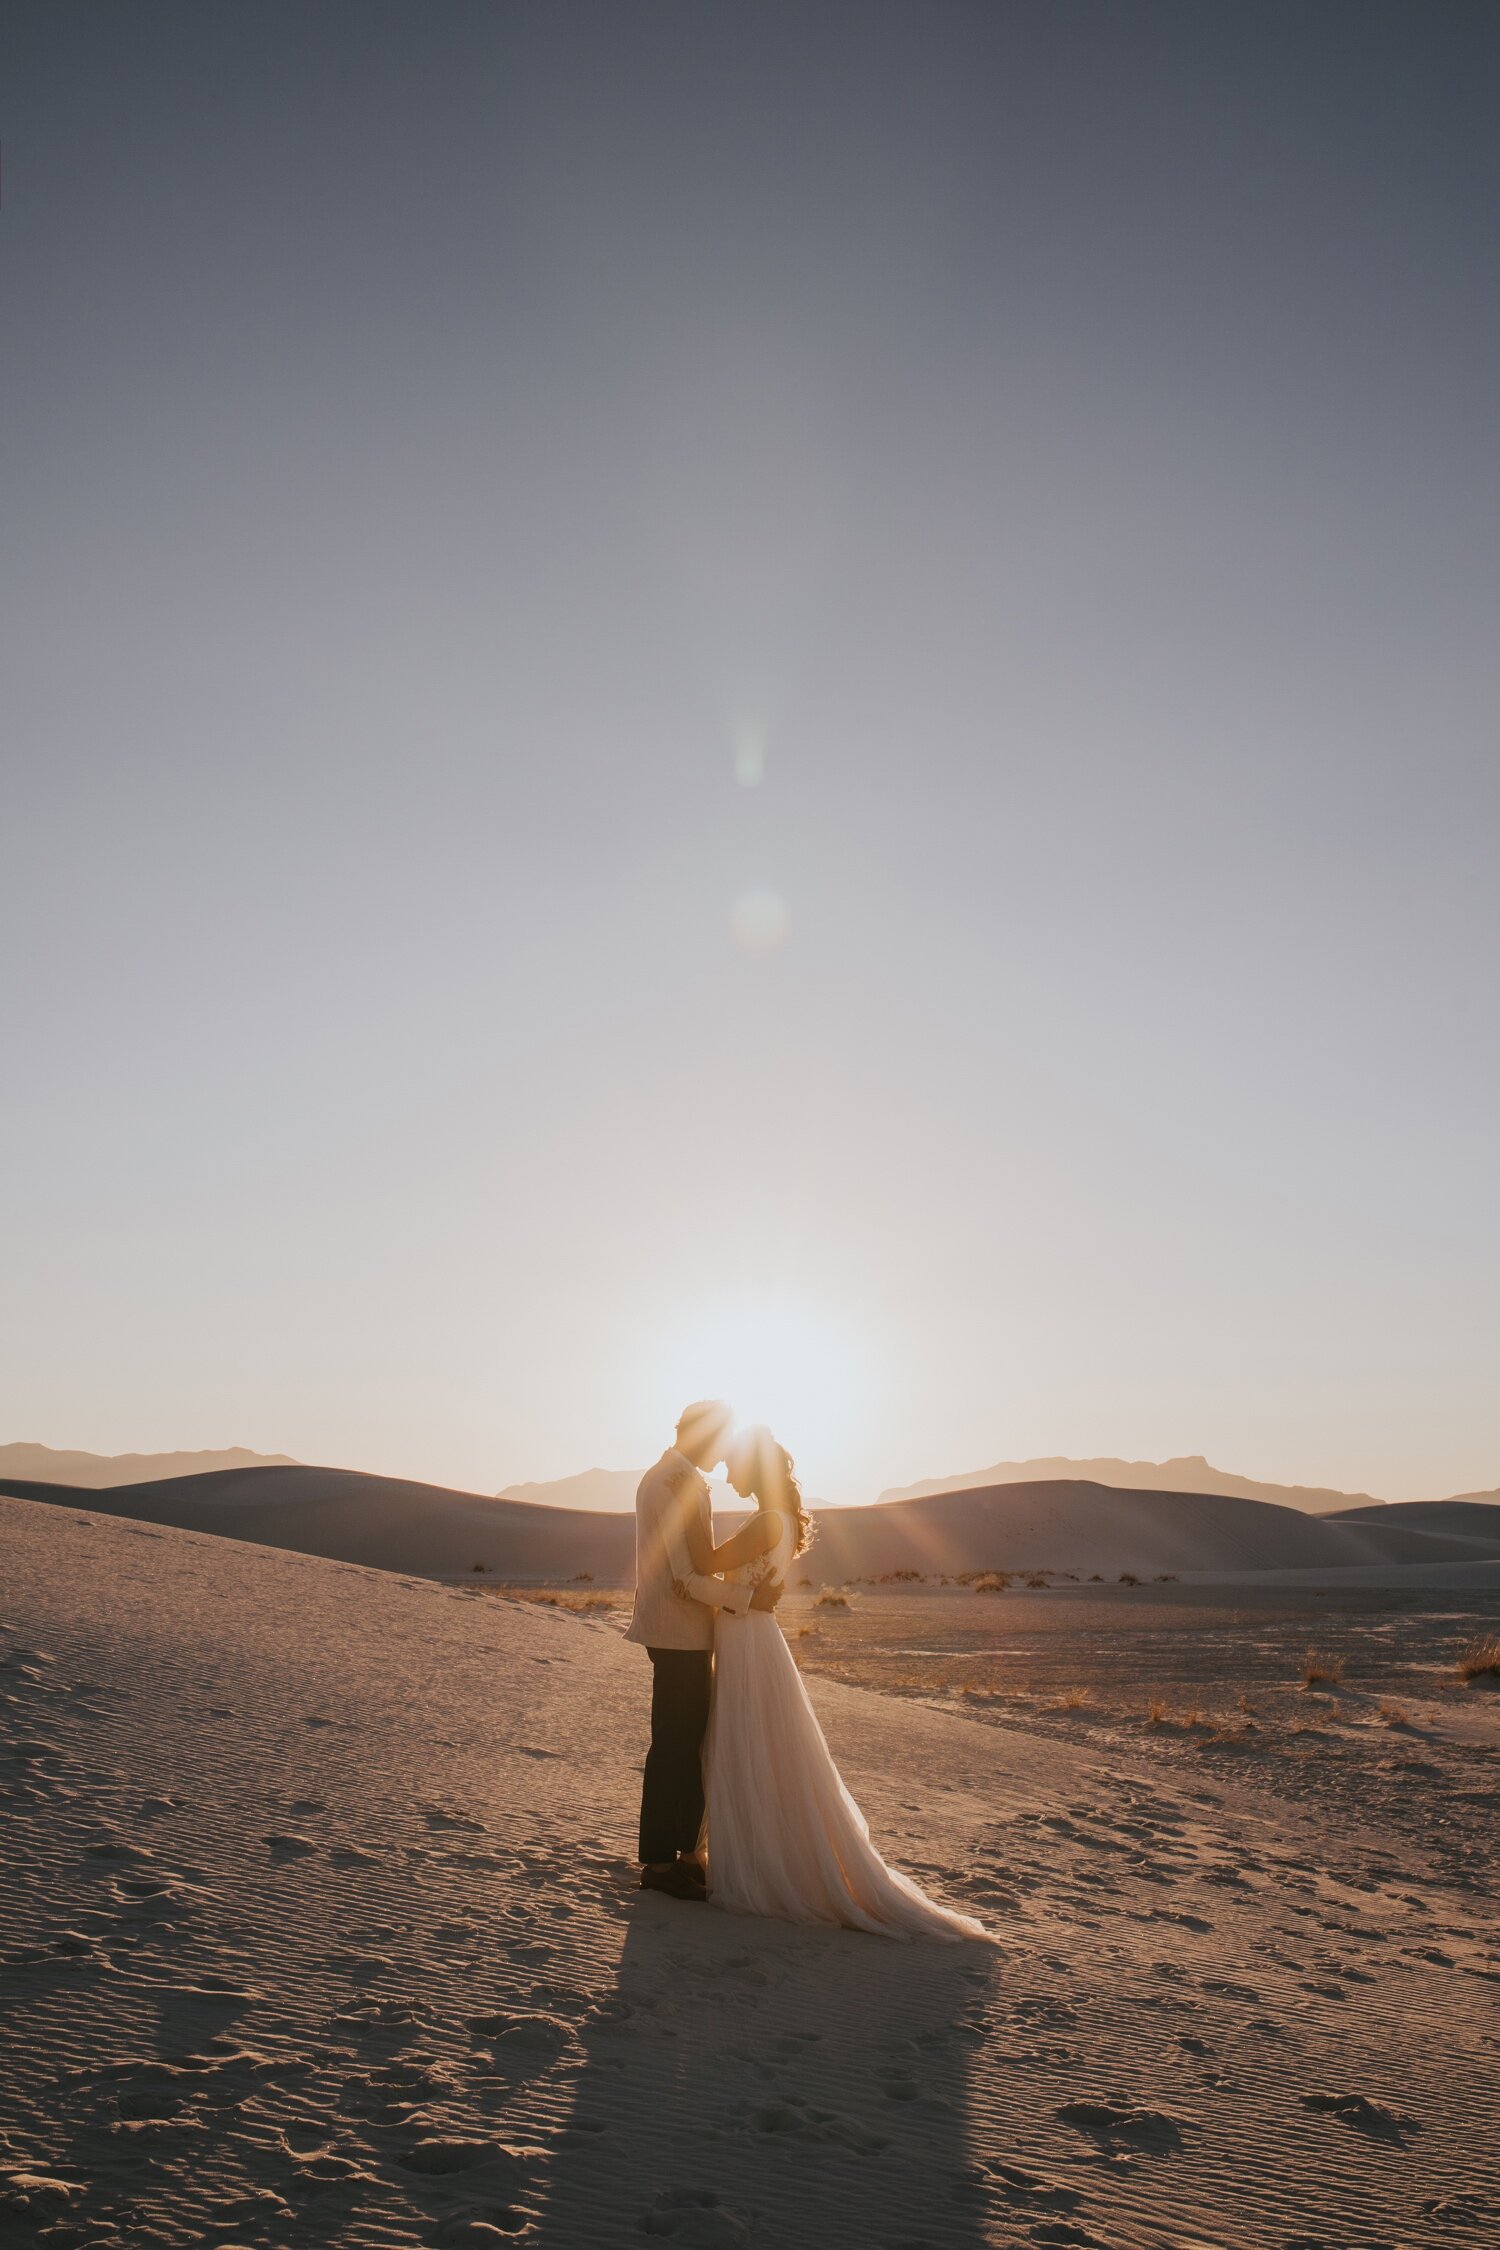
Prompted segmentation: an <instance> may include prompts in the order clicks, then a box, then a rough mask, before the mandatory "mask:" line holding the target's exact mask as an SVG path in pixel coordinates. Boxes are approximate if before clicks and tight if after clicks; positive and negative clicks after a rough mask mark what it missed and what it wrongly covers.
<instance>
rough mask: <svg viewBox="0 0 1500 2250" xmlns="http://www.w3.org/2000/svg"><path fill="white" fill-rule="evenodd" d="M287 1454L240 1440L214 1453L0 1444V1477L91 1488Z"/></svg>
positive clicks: (249, 1465)
mask: <svg viewBox="0 0 1500 2250" xmlns="http://www.w3.org/2000/svg"><path fill="white" fill-rule="evenodd" d="M290 1458H291V1456H290V1455H289V1454H286V1453H252V1452H250V1450H249V1449H248V1447H246V1446H243V1445H231V1446H228V1447H227V1448H225V1450H223V1451H222V1452H218V1453H66V1452H58V1451H57V1450H56V1449H55V1448H54V1447H52V1446H50V1445H0V1478H6V1477H15V1478H23V1479H27V1480H29V1481H30V1482H32V1483H37V1484H67V1485H78V1486H80V1487H82V1488H83V1489H84V1490H86V1491H90V1492H93V1491H103V1490H105V1489H107V1488H108V1487H109V1486H111V1485H116V1484H145V1483H148V1482H151V1483H159V1482H161V1481H162V1480H163V1479H164V1478H166V1477H195V1476H205V1475H207V1474H208V1473H209V1471H210V1470H214V1469H260V1468H269V1467H271V1466H273V1465H279V1464H281V1463H284V1462H286V1461H289V1460H290Z"/></svg>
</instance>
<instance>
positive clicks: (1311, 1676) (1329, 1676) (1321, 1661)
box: [1302, 1648, 1344, 1688]
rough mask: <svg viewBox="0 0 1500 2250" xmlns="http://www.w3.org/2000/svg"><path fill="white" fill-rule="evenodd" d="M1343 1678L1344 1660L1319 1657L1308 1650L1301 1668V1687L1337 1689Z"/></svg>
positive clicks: (1316, 1652) (1334, 1657) (1314, 1652)
mask: <svg viewBox="0 0 1500 2250" xmlns="http://www.w3.org/2000/svg"><path fill="white" fill-rule="evenodd" d="M1343 1676H1344V1659H1343V1658H1342V1657H1341V1656H1320V1655H1319V1654H1318V1651H1317V1650H1316V1649H1315V1648H1310V1649H1309V1650H1308V1652H1307V1656H1306V1658H1305V1660H1304V1662H1303V1666H1302V1685H1303V1686H1304V1687H1305V1688H1314V1687H1337V1686H1338V1684H1339V1682H1340V1680H1342V1678H1343Z"/></svg>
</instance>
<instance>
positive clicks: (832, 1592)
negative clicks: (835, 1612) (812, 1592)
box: [813, 1586, 849, 1609]
mask: <svg viewBox="0 0 1500 2250" xmlns="http://www.w3.org/2000/svg"><path fill="white" fill-rule="evenodd" d="M848 1607H849V1596H848V1595H847V1594H841V1593H840V1592H839V1590H838V1588H837V1587H836V1586H825V1587H824V1588H823V1591H822V1593H821V1594H819V1596H818V1598H817V1600H816V1601H815V1602H814V1603H813V1608H814V1609H847V1608H848Z"/></svg>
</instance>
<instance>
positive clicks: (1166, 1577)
mask: <svg viewBox="0 0 1500 2250" xmlns="http://www.w3.org/2000/svg"><path fill="white" fill-rule="evenodd" d="M1151 1583H1152V1584H1153V1585H1154V1586H1175V1585H1176V1583H1177V1573H1176V1571H1175V1570H1159V1571H1158V1572H1157V1574H1156V1576H1155V1578H1154V1579H1153V1580H1152V1581H1151Z"/></svg>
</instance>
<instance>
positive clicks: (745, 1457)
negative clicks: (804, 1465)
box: [729, 1422, 813, 1557]
mask: <svg viewBox="0 0 1500 2250" xmlns="http://www.w3.org/2000/svg"><path fill="white" fill-rule="evenodd" d="M729 1467H730V1469H731V1470H738V1471H739V1472H740V1476H741V1479H742V1481H743V1482H744V1483H746V1484H748V1485H749V1487H750V1490H751V1491H752V1492H753V1493H754V1495H755V1497H756V1499H757V1500H758V1501H759V1502H760V1504H761V1506H762V1507H763V1508H768V1509H770V1510H772V1511H773V1513H775V1514H776V1515H780V1516H790V1517H791V1519H792V1526H793V1533H792V1554H793V1556H794V1557H795V1556H797V1555H803V1554H806V1552H807V1550H808V1548H809V1547H810V1546H811V1545H812V1538H813V1520H812V1517H811V1516H810V1515H809V1514H808V1512H807V1507H806V1504H805V1503H804V1501H803V1498H802V1487H801V1485H800V1484H799V1483H798V1482H797V1470H796V1465H795V1463H794V1462H793V1460H792V1457H791V1455H790V1453H788V1451H787V1449H786V1447H785V1446H784V1445H778V1444H777V1442H776V1440H775V1438H773V1437H772V1435H771V1433H770V1431H769V1430H768V1429H767V1428H766V1426H765V1424H764V1423H763V1422H759V1423H756V1424H754V1425H752V1427H751V1428H749V1429H748V1430H741V1431H739V1432H738V1434H737V1435H736V1437H735V1439H734V1442H733V1444H732V1445H731V1446H730V1448H729Z"/></svg>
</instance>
